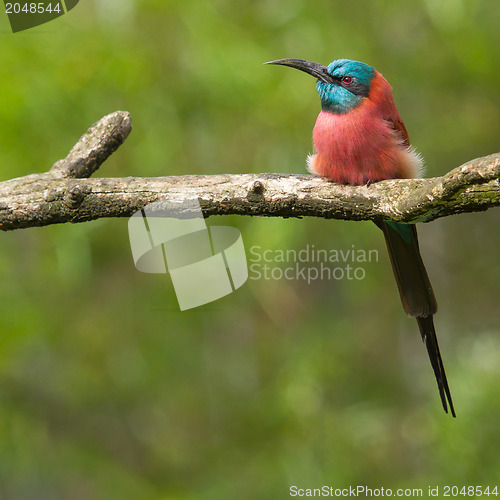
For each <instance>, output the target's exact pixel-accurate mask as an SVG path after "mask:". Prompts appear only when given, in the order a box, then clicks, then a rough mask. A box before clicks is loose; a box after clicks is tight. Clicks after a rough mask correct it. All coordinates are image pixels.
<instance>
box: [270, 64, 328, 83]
mask: <svg viewBox="0 0 500 500" xmlns="http://www.w3.org/2000/svg"><path fill="white" fill-rule="evenodd" d="M264 64H280V65H281V66H289V67H290V68H295V69H300V71H304V72H305V73H307V74H309V75H312V76H314V77H315V78H317V79H318V80H320V81H322V82H324V83H336V81H335V80H334V79H333V78H332V76H331V75H329V74H328V71H327V68H326V66H323V65H322V64H319V63H315V62H311V61H305V60H304V59H277V60H276V61H269V62H266V63H264Z"/></svg>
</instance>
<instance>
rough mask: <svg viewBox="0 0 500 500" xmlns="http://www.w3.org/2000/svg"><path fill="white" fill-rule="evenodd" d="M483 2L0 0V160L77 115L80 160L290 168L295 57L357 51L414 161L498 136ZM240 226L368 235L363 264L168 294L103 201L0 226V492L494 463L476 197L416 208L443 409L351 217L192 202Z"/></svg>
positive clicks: (493, 343) (475, 467) (41, 156)
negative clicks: (87, 149) (107, 141)
mask: <svg viewBox="0 0 500 500" xmlns="http://www.w3.org/2000/svg"><path fill="white" fill-rule="evenodd" d="M499 25H500V9H499V6H498V1H497V0H439V1H435V0H418V1H415V2H394V1H389V0H359V1H355V2H345V1H339V0H336V1H332V0H328V1H327V0H320V1H316V2H314V3H312V2H306V1H305V0H286V1H285V0H254V1H252V2H250V1H247V2H233V1H229V0H215V1H211V2H209V1H206V0H192V1H160V0H141V1H139V0H120V1H110V0H81V2H80V4H79V5H78V6H77V7H76V8H75V9H74V10H72V11H71V12H69V13H68V14H67V15H64V16H62V17H61V18H59V19H57V20H55V21H53V22H50V23H48V24H45V25H42V26H39V27H37V28H34V29H31V30H28V31H25V32H21V33H16V34H12V32H11V31H10V26H9V24H8V20H7V16H6V15H5V14H3V15H0V44H1V50H0V82H1V83H0V158H1V161H0V165H1V177H2V178H3V179H8V178H11V177H17V176H22V175H25V174H30V173H33V172H42V171H44V170H47V169H48V168H49V167H50V166H51V165H52V164H53V163H54V162H55V161H56V160H57V159H59V158H63V157H64V156H65V155H66V154H67V152H68V151H69V149H70V148H71V147H72V145H73V144H74V143H75V142H76V140H77V139H78V137H79V136H80V135H81V134H82V133H83V132H84V131H85V130H86V129H87V127H88V126H90V125H91V124H92V123H93V122H95V121H96V120H98V119H99V118H101V117H102V116H104V115H105V114H107V113H110V112H112V111H115V110H117V109H124V110H128V111H130V113H131V116H132V120H133V131H132V133H131V135H130V136H129V138H128V139H127V141H126V142H125V144H124V145H123V146H122V147H121V148H119V150H118V151H117V152H116V153H115V154H114V155H113V157H112V158H111V159H110V160H108V161H107V162H106V163H105V164H104V165H103V166H102V167H101V169H100V170H99V171H98V172H97V173H96V176H104V177H116V176H130V175H133V176H157V175H179V174H215V173H223V172H227V173H242V172H286V173H304V171H305V170H304V169H305V167H304V164H305V157H306V155H307V153H309V152H310V151H311V131H312V128H313V125H314V122H315V119H316V115H317V112H318V111H319V101H318V97H317V95H316V92H315V88H314V81H313V80H312V79H311V78H310V77H306V76H305V75H303V74H299V73H298V72H296V71H295V72H294V71H292V70H288V69H283V68H277V67H265V66H262V63H263V62H264V61H268V60H272V59H276V58H281V57H297V58H304V59H310V60H313V61H318V62H322V63H328V62H330V61H331V60H333V59H336V58H339V57H347V58H353V59H359V60H362V61H365V62H367V63H369V64H371V65H373V66H375V67H376V68H377V69H378V70H379V71H381V72H382V73H383V74H384V76H385V77H386V78H387V79H388V80H389V81H390V82H391V84H392V86H393V88H394V94H395V99H396V102H397V104H398V108H399V111H400V113H401V115H402V116H403V119H404V120H405V123H406V126H407V128H408V131H409V134H410V138H411V140H412V143H413V144H414V145H415V146H416V147H417V149H418V150H419V151H420V152H421V153H422V154H423V156H424V157H425V159H426V163H427V175H428V176H438V175H442V174H444V173H445V172H447V171H449V170H450V169H452V168H454V167H456V166H458V165H460V164H462V163H464V162H466V161H467V160H470V159H472V158H475V157H478V156H482V155H486V154H490V153H494V152H498V151H500V30H499V29H498V26H499ZM208 222H209V224H223V225H233V226H236V227H238V228H239V229H240V231H241V232H242V235H243V240H244V243H245V246H246V248H247V250H248V249H249V248H250V247H252V246H254V245H259V246H260V247H261V248H262V249H288V248H292V249H296V250H300V249H302V248H304V247H305V246H306V245H307V244H309V245H314V246H315V248H317V249H320V248H321V249H325V248H326V249H330V248H334V249H339V250H344V251H346V250H349V249H351V248H352V247H353V245H354V248H356V249H367V250H368V249H377V250H378V251H379V255H380V258H379V261H378V262H372V263H367V264H364V265H363V267H364V270H365V271H366V278H365V279H364V280H361V281H360V280H340V281H333V280H332V281H327V280H316V281H313V282H312V283H310V284H308V283H307V282H304V281H303V280H286V279H281V280H264V279H249V281H248V282H247V283H246V284H245V285H244V286H243V287H242V288H240V289H239V290H238V291H237V292H235V293H233V294H231V295H229V296H227V297H225V298H223V299H221V300H219V301H217V302H213V303H211V304H208V305H205V306H203V307H200V308H198V309H194V310H190V311H185V312H180V311H179V308H178V304H177V300H176V298H175V294H174V292H173V288H172V283H171V280H170V278H169V277H166V276H165V275H148V274H142V273H140V272H138V271H137V270H136V269H135V268H134V265H133V261H132V257H131V252H130V246H129V240H128V232H127V220H126V219H123V220H114V219H109V220H104V219H103V220H99V221H95V222H89V223H85V224H78V225H71V224H65V225H61V226H52V227H46V228H34V229H28V230H19V231H14V232H6V233H2V234H0V279H1V281H0V303H1V312H0V331H1V342H0V498H2V499H16V500H17V499H21V500H24V499H67V498H72V499H114V498H117V499H118V498H120V499H137V498H144V499H203V500H204V499H226V498H228V499H229V498H240V499H276V498H287V497H289V488H290V486H291V485H297V486H298V487H301V488H320V487H321V486H323V485H330V486H334V487H348V486H350V485H351V486H356V485H367V486H370V487H372V488H376V487H381V486H383V487H385V488H392V489H394V490H395V489H396V488H423V489H424V492H426V491H427V488H428V486H437V485H439V486H441V487H442V486H444V485H458V486H461V485H482V486H487V485H490V486H494V485H496V484H498V482H500V480H499V473H498V471H499V470H500V432H499V422H500V397H499V396H500V383H499V382H500V338H499V334H500V319H499V314H498V298H499V293H500V284H499V283H500V279H499V278H500V264H499V260H498V249H499V246H500V232H499V231H498V226H499V222H500V212H499V211H498V210H490V211H488V212H485V213H478V214H467V215H460V216H454V217H448V218H445V219H440V220H438V221H436V222H433V223H431V224H426V225H423V226H422V227H421V228H420V234H421V247H422V253H423V255H424V261H425V262H426V264H427V267H428V271H429V274H430V276H431V279H432V282H433V284H434V288H435V293H436V296H437V298H438V302H439V306H440V311H439V314H438V315H437V316H436V318H435V319H436V327H437V331H438V335H439V338H440V343H441V350H442V353H443V358H444V361H445V365H446V368H447V373H448V378H449V380H450V386H451V389H452V393H453V396H454V402H455V407H456V410H457V415H458V418H457V419H456V420H453V419H452V418H451V417H450V416H447V415H445V414H444V412H443V411H442V408H441V404H440V401H439V396H438V391H437V387H436V383H435V380H434V376H433V373H432V369H431V367H430V364H429V361H428V359H427V354H426V352H425V348H424V346H423V344H422V342H421V339H420V336H419V334H418V329H417V325H416V323H415V322H414V321H413V320H410V319H408V318H406V316H405V315H404V312H403V310H402V307H401V304H400V301H399V297H398V294H397V289H396V286H395V283H394V281H393V276H392V272H391V269H390V264H389V262H388V258H387V255H386V253H385V247H384V242H383V238H382V235H381V233H380V231H379V230H378V229H377V228H376V227H375V226H374V225H373V224H370V223H358V222H356V223H355V222H342V221H325V220H316V219H307V218H306V219H302V220H284V219H278V218H275V219H266V218H257V217H254V218H246V217H226V218H211V219H209V220H208Z"/></svg>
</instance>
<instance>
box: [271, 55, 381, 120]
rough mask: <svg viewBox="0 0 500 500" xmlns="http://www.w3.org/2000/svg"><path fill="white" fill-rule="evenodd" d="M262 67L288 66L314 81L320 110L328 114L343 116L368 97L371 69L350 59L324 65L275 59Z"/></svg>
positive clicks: (372, 75) (372, 72)
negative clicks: (272, 65) (314, 79)
mask: <svg viewBox="0 0 500 500" xmlns="http://www.w3.org/2000/svg"><path fill="white" fill-rule="evenodd" d="M266 64H280V65H282V66H289V67H291V68H295V69H299V70H301V71H304V72H306V73H308V74H309V75H312V76H314V77H315V78H317V79H318V83H317V84H316V90H317V91H318V94H319V97H320V99H321V107H322V109H324V110H326V111H330V112H332V113H347V112H348V111H350V110H351V109H353V108H355V107H356V106H358V105H359V104H360V103H361V102H362V101H363V99H364V98H367V97H368V95H369V93H370V86H371V82H372V79H373V77H374V76H375V70H374V69H373V68H372V67H371V66H369V65H368V64H365V63H363V62H359V61H352V60H351V59H337V60H335V61H333V62H331V63H330V64H329V65H328V66H323V65H322V64H318V63H315V62H311V61H304V60H303V59H278V60H277V61H270V62H268V63H266Z"/></svg>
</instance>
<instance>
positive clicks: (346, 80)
mask: <svg viewBox="0 0 500 500" xmlns="http://www.w3.org/2000/svg"><path fill="white" fill-rule="evenodd" d="M342 81H343V82H344V83H347V84H349V83H352V76H344V77H343V78H342Z"/></svg>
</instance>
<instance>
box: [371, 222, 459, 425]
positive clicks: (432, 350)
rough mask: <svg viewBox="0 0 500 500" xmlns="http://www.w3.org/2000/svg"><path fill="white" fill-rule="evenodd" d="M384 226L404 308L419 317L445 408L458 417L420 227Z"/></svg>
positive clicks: (419, 325)
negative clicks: (440, 342) (436, 322)
mask: <svg viewBox="0 0 500 500" xmlns="http://www.w3.org/2000/svg"><path fill="white" fill-rule="evenodd" d="M376 224H377V226H378V227H379V228H380V229H382V231H383V233H384V237H385V241H386V244H387V250H388V251H389V257H390V260H391V265H392V270H393V271H394V277H395V278H396V283H397V285H398V289H399V294H400V296H401V302H402V303H403V308H404V310H405V312H406V314H408V316H412V317H416V319H417V323H418V327H419V329H420V334H421V336H422V340H423V341H424V343H425V345H426V347H427V353H428V354H429V359H430V361H431V365H432V368H433V370H434V375H435V376H436V381H437V385H438V388H439V394H440V396H441V401H442V403H443V408H444V411H445V412H446V413H448V404H449V406H450V410H451V414H452V415H453V416H454V417H455V416H456V415H455V409H454V408H453V401H452V399H451V393H450V388H449V386H448V380H447V378H446V373H445V371H444V365H443V360H442V359H441V353H440V352H439V345H438V341H437V337H436V331H435V329H434V321H433V315H434V314H435V313H436V311H437V303H436V299H435V297H434V292H433V290H432V285H431V282H430V280H429V277H428V275H427V271H426V269H425V266H424V263H423V262H422V257H421V256H420V250H419V247H418V237H417V229H416V227H415V225H413V224H397V223H393V222H381V223H376Z"/></svg>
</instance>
